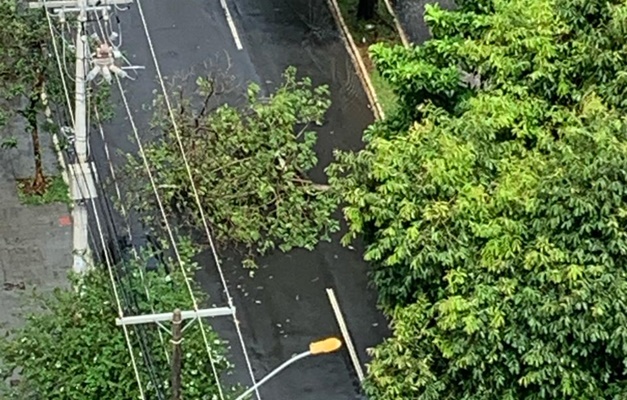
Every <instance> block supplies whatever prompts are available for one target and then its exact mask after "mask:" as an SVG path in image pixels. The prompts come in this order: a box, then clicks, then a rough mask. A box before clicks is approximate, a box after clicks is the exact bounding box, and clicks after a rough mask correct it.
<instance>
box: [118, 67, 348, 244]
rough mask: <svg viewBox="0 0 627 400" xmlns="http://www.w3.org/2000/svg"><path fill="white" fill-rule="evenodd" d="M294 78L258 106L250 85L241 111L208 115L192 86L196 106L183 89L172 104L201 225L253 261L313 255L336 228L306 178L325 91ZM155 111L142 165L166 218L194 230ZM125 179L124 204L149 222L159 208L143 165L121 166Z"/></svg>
mask: <svg viewBox="0 0 627 400" xmlns="http://www.w3.org/2000/svg"><path fill="white" fill-rule="evenodd" d="M295 74H296V71H295V70H294V69H288V70H287V72H286V73H285V75H284V78H285V80H284V82H283V83H282V85H281V86H280V87H279V88H278V89H277V90H276V92H275V93H273V94H272V95H271V96H270V97H269V98H261V97H260V92H259V91H260V89H259V87H258V86H257V85H255V84H251V85H250V86H249V88H248V99H247V100H248V102H247V104H246V105H245V106H244V107H240V108H238V107H234V106H229V105H223V106H221V107H219V108H217V109H215V110H210V107H209V102H210V100H211V98H212V95H213V91H214V82H213V81H210V80H206V79H199V80H198V82H197V84H198V89H197V93H195V94H196V95H197V96H196V97H198V98H200V99H201V100H202V101H198V102H197V103H196V102H194V101H192V98H193V96H188V95H187V94H185V93H182V89H179V90H177V92H176V96H173V97H176V98H177V99H178V103H177V104H176V105H175V113H176V124H177V126H178V128H179V131H180V138H181V144H182V148H183V149H184V151H185V154H186V156H187V161H188V162H189V165H190V167H191V170H192V175H193V176H194V180H195V184H196V187H197V189H198V195H199V197H200V201H201V203H202V205H203V207H204V213H205V216H206V217H207V220H208V222H209V226H210V227H211V229H212V230H213V233H214V235H215V237H216V238H217V240H218V241H219V242H221V243H225V242H228V241H231V242H234V243H236V244H241V245H243V246H245V247H246V248H247V249H248V250H249V251H251V252H254V251H258V252H260V253H263V252H265V251H267V250H269V249H273V248H275V247H279V248H280V249H281V250H283V251H287V250H289V249H291V248H293V247H305V248H308V249H311V248H313V246H314V245H315V244H316V243H317V242H318V241H319V238H320V237H322V238H324V239H328V238H329V233H332V232H334V231H336V230H337V229H338V223H337V221H335V220H334V219H333V218H332V216H331V214H332V213H333V212H334V210H335V209H336V207H337V202H336V200H335V198H334V197H333V196H331V195H330V193H329V192H328V191H327V190H326V188H325V187H323V186H321V185H316V184H314V183H312V182H311V181H310V180H309V179H308V178H307V172H308V171H309V170H311V169H312V168H313V167H314V166H315V164H316V163H317V159H316V155H315V152H314V148H313V147H314V144H315V142H316V133H315V132H314V131H313V130H311V126H312V125H315V124H321V123H322V122H323V118H324V113H325V112H326V110H327V108H328V107H329V104H330V103H329V100H328V90H327V88H326V87H313V86H312V83H311V81H310V80H309V79H303V80H297V79H296V76H295ZM157 104H158V107H157V111H156V113H155V128H156V129H157V130H158V132H159V133H160V134H161V136H162V139H160V140H158V141H156V142H154V143H152V144H151V145H150V146H148V147H147V148H146V149H145V153H146V157H147V159H148V163H149V165H151V166H153V167H152V173H153V176H154V179H155V181H156V182H157V184H158V185H159V186H160V189H161V193H160V195H161V196H162V198H163V201H164V205H165V207H166V208H167V211H168V212H172V213H175V214H178V215H179V216H180V217H181V218H180V220H181V221H182V222H183V223H186V224H189V225H191V226H192V227H196V228H202V226H203V225H202V221H201V216H200V213H199V209H198V207H197V203H196V200H195V198H194V191H193V188H192V186H191V184H190V180H189V175H188V173H187V171H186V169H185V162H184V160H183V157H182V155H181V149H180V147H179V143H178V141H177V138H176V131H175V130H174V128H173V126H172V122H171V120H170V119H169V115H168V112H167V110H164V107H163V102H162V101H158V102H157ZM126 170H127V176H129V177H131V178H132V182H129V184H131V185H134V186H133V187H132V189H131V190H130V191H129V199H128V201H129V202H130V203H129V204H136V205H141V208H142V209H144V210H150V211H148V212H147V213H145V216H146V217H150V215H151V214H150V213H154V210H156V209H158V208H157V205H156V204H154V199H155V196H154V194H153V192H152V188H151V186H150V185H149V180H148V179H147V178H146V176H145V175H146V172H145V169H144V165H143V162H142V160H141V159H140V158H139V157H138V156H134V157H129V162H128V165H127V167H126ZM138 177H141V178H142V179H137V178H138ZM134 182H141V184H137V183H134ZM153 215H154V214H153Z"/></svg>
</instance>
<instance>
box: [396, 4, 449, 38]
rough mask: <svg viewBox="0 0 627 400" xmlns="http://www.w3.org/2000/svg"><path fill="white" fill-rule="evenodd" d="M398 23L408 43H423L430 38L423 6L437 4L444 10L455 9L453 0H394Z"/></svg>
mask: <svg viewBox="0 0 627 400" xmlns="http://www.w3.org/2000/svg"><path fill="white" fill-rule="evenodd" d="M394 3H395V4H394V8H395V9H396V15H398V19H399V22H400V23H401V26H402V27H403V30H404V31H405V33H406V34H407V37H408V39H409V41H410V42H412V43H415V44H421V43H424V41H426V40H428V39H429V37H430V35H431V34H430V33H429V27H428V26H427V23H426V22H425V20H424V12H425V5H426V4H431V3H438V4H439V5H440V7H442V8H443V9H445V10H451V9H453V8H454V7H455V2H454V0H437V1H433V0H394Z"/></svg>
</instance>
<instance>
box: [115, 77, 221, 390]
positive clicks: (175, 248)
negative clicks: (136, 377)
mask: <svg viewBox="0 0 627 400" xmlns="http://www.w3.org/2000/svg"><path fill="white" fill-rule="evenodd" d="M115 80H116V82H117V86H118V89H119V91H120V95H121V97H122V101H123V102H124V108H125V109H126V114H127V115H128V117H129V121H130V123H131V128H132V130H133V134H134V135H135V140H136V141H137V146H138V150H139V154H140V156H141V158H142V161H143V164H144V168H145V170H146V173H147V174H148V178H149V180H150V185H151V186H152V189H153V192H154V195H155V197H156V200H157V204H158V206H159V211H160V213H161V217H162V218H163V222H164V225H165V227H166V230H167V232H168V236H169V239H170V242H171V243H172V249H173V251H174V254H175V256H176V260H177V262H178V264H179V266H180V267H181V271H182V273H183V276H184V277H185V283H186V286H187V291H188V292H189V295H190V298H191V300H192V304H193V307H194V311H198V310H199V308H198V302H197V300H196V296H195V295H194V291H193V289H192V286H191V283H190V279H188V278H187V271H186V270H185V265H184V264H183V261H182V259H181V256H180V253H179V251H178V246H177V245H176V240H175V238H174V233H173V232H172V228H171V227H170V223H169V222H168V218H167V215H166V213H165V209H164V208H163V203H162V201H161V197H160V196H159V192H158V191H157V186H156V183H155V180H154V177H153V175H152V171H151V170H150V165H149V164H148V160H147V158H146V154H145V152H144V147H143V145H142V142H141V139H140V137H139V133H138V130H137V126H136V125H135V120H134V118H133V114H132V112H131V109H130V106H129V104H128V99H127V98H126V93H124V89H123V88H122V83H121V82H120V78H119V77H118V76H117V75H115ZM197 321H198V325H199V326H200V332H201V334H202V337H203V341H204V343H205V348H206V350H207V355H208V356H209V362H210V364H211V369H212V372H213V375H214V378H215V380H216V386H217V388H218V393H219V395H220V399H221V400H224V392H223V389H222V384H221V383H220V377H219V375H218V371H217V369H216V365H215V360H214V357H213V354H212V352H211V346H210V345H209V341H208V339H207V332H206V331H205V326H204V324H203V323H202V321H201V319H200V318H197Z"/></svg>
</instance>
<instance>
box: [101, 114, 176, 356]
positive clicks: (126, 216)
mask: <svg viewBox="0 0 627 400" xmlns="http://www.w3.org/2000/svg"><path fill="white" fill-rule="evenodd" d="M94 114H95V115H94V116H95V117H96V123H97V125H98V131H99V132H100V138H101V140H102V143H103V146H104V151H105V157H106V158H107V164H108V166H109V172H110V174H111V180H112V182H113V186H114V189H115V194H116V197H117V199H118V202H119V204H120V213H121V214H122V218H123V219H124V222H125V224H126V228H127V231H128V237H129V241H130V242H131V243H133V232H132V230H131V224H130V217H129V214H128V211H127V210H126V207H125V206H124V202H123V200H122V193H121V191H120V186H119V185H118V181H117V177H116V174H115V168H114V167H113V162H112V161H111V157H110V155H109V144H108V143H107V140H106V138H105V134H104V129H103V127H102V122H101V119H100V113H99V112H98V106H97V105H96V104H94ZM132 250H133V256H134V258H135V260H138V259H139V254H138V252H137V249H136V247H135V246H134V245H133V246H132ZM139 274H140V280H141V282H142V285H143V286H144V290H145V294H146V300H147V301H148V303H149V304H150V311H151V312H152V313H153V314H156V311H155V308H154V303H153V301H152V298H151V296H150V291H149V290H148V287H147V285H146V279H145V276H144V271H143V269H142V268H139ZM158 331H159V341H160V342H161V344H162V346H164V350H165V356H166V360H167V361H168V363H169V362H170V353H169V352H168V351H167V350H166V349H165V340H164V338H163V333H162V332H161V329H159V330H158Z"/></svg>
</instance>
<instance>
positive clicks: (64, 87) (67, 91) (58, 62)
mask: <svg viewBox="0 0 627 400" xmlns="http://www.w3.org/2000/svg"><path fill="white" fill-rule="evenodd" d="M43 3H44V11H45V13H46V20H47V21H48V28H49V30H50V38H51V39H52V47H53V50H54V55H55V57H56V59H57V67H58V69H59V74H60V75H61V84H62V85H63V92H64V94H65V101H66V102H67V104H68V112H69V113H70V119H71V120H72V125H74V113H73V111H72V102H71V101H70V91H69V90H68V87H67V82H66V81H65V75H64V74H63V67H62V66H61V59H60V56H59V47H58V46H57V41H56V39H55V37H54V28H53V24H52V18H51V17H50V13H49V12H48V8H47V6H46V0H44V1H43Z"/></svg>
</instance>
